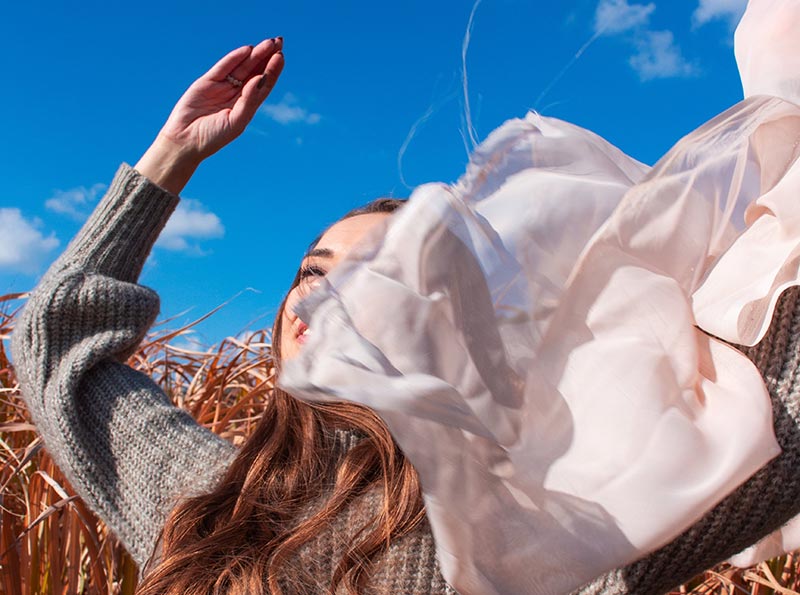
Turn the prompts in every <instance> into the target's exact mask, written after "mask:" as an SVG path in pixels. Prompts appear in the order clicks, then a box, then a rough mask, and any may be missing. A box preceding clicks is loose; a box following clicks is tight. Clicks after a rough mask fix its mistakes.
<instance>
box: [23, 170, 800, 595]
mask: <svg viewBox="0 0 800 595" xmlns="http://www.w3.org/2000/svg"><path fill="white" fill-rule="evenodd" d="M177 203H178V198H177V197H176V196H174V195H171V194H169V193H167V192H165V191H163V190H162V189H160V188H158V187H157V186H155V185H154V184H152V183H151V182H149V181H148V180H147V179H145V178H144V177H142V176H141V175H139V174H138V173H137V172H136V171H135V170H133V169H132V168H130V167H128V166H126V165H123V166H122V167H121V168H120V170H119V172H118V173H117V175H116V177H115V178H114V181H113V183H112V185H111V187H110V188H109V190H108V193H107V194H106V196H105V198H104V199H103V200H102V202H101V203H100V205H99V206H98V207H97V209H96V210H95V212H94V213H93V215H92V216H91V218H90V219H89V220H88V221H87V223H86V224H85V225H84V227H83V229H82V230H81V231H80V233H79V234H78V235H77V236H76V238H75V239H74V240H73V241H72V243H71V244H70V245H69V247H68V248H67V250H66V251H65V252H64V254H63V255H62V256H61V257H60V258H59V259H58V260H57V261H56V262H55V264H53V266H52V267H51V268H50V270H49V271H48V272H47V274H46V275H45V276H44V278H43V279H42V281H41V283H40V284H39V286H38V287H37V288H36V290H35V291H34V292H33V294H32V295H31V297H30V299H29V300H28V303H27V305H26V307H25V309H24V312H23V314H22V316H21V318H20V320H19V323H18V327H17V330H16V332H15V333H14V336H13V340H12V350H13V354H14V361H15V366H16V371H17V375H18V377H19V380H20V386H21V388H22V393H23V396H24V398H25V400H26V402H27V404H28V407H29V409H30V412H31V415H32V416H33V419H34V421H35V423H36V425H37V428H38V429H39V432H40V433H41V435H42V436H43V437H44V440H45V444H46V446H47V448H48V450H49V451H50V453H51V454H52V456H53V458H54V459H55V461H56V462H57V464H58V465H59V467H60V468H61V469H62V471H63V472H64V473H65V474H66V476H67V478H68V479H69V481H70V483H71V484H72V486H73V487H74V488H75V490H76V491H77V492H78V493H79V494H80V495H81V496H82V497H83V499H84V500H85V501H86V502H87V504H89V506H91V507H92V508H93V509H94V510H95V511H96V512H97V514H98V515H99V516H100V517H101V518H102V519H103V520H104V521H105V522H106V523H107V524H108V526H109V527H110V528H111V529H112V530H113V531H114V533H115V534H116V535H117V536H118V537H119V538H120V539H121V540H122V542H123V543H124V544H125V546H126V547H127V548H128V550H129V551H130V553H131V554H132V555H133V557H134V559H135V560H136V562H137V563H138V564H139V566H140V568H141V567H142V565H143V563H144V562H145V561H146V560H147V559H148V557H149V556H150V554H151V553H152V551H153V548H154V546H155V541H156V539H157V536H158V533H159V531H160V529H161V527H162V525H163V523H164V519H165V517H166V515H167V514H168V512H169V511H170V509H171V508H172V506H173V505H174V503H175V502H176V500H177V499H178V498H180V497H182V496H187V495H192V494H197V493H200V492H202V491H204V490H208V489H209V488H210V487H211V486H212V485H213V484H214V482H215V480H217V478H218V477H219V475H220V472H221V471H222V470H224V469H225V468H226V466H227V465H228V464H229V463H230V462H231V460H232V459H233V457H234V456H235V449H234V447H233V446H231V445H230V444H229V443H227V442H225V441H224V440H222V439H220V438H218V437H216V436H215V435H213V434H212V433H211V432H209V431H208V430H205V429H204V428H202V427H200V426H199V425H198V424H197V423H195V422H194V420H193V419H192V418H191V417H190V416H189V415H188V414H187V413H185V412H183V411H181V410H179V409H177V408H176V407H174V406H172V405H171V404H170V401H169V399H168V398H167V397H166V395H164V393H163V392H162V391H161V390H160V389H159V388H158V386H156V384H155V383H154V382H153V381H152V380H150V379H149V378H148V377H146V376H144V375H143V374H141V373H139V372H136V371H134V370H132V369H131V368H129V367H128V366H126V365H125V364H124V363H123V362H124V361H125V360H126V359H127V357H128V356H129V355H130V354H131V353H132V352H133V351H134V350H135V349H136V347H137V345H138V344H139V342H140V340H141V339H142V337H143V336H144V334H145V332H146V331H147V330H148V328H149V326H150V324H151V323H152V322H153V320H154V318H155V316H156V314H157V313H158V307H159V301H158V296H157V295H156V294H155V293H154V292H153V291H151V290H149V289H147V288H145V287H142V286H140V285H137V284H136V280H137V279H138V277H139V274H140V272H141V269H142V266H143V264H144V261H145V259H146V258H147V255H148V254H149V252H150V249H151V248H152V245H153V243H154V242H155V240H156V238H157V236H158V233H159V232H160V231H161V229H162V227H163V226H164V224H165V223H166V221H167V219H168V218H169V215H170V214H171V212H172V211H173V210H174V208H175V206H176V205H177ZM798 307H800V302H798V292H797V291H790V292H787V295H785V296H784V297H783V298H782V300H781V302H780V305H779V308H778V310H777V312H776V315H775V318H774V322H773V325H772V328H771V329H770V333H769V335H768V336H767V338H766V339H765V340H764V341H763V342H762V343H761V344H760V345H759V346H757V347H755V348H752V349H750V350H748V355H749V356H750V357H751V359H753V361H755V362H756V364H757V365H758V366H759V369H760V370H761V371H762V373H763V374H764V376H765V378H766V380H767V385H768V387H769V389H770V393H771V395H772V398H773V404H774V415H775V424H776V430H777V436H778V441H779V442H780V444H781V446H782V447H783V449H784V453H783V454H782V455H781V456H780V457H778V458H777V459H775V460H774V461H772V462H771V463H770V464H769V465H768V466H767V467H765V468H764V469H763V470H762V471H760V472H759V473H757V474H756V475H755V476H754V477H753V478H752V479H750V480H749V481H748V482H747V483H746V484H744V485H743V486H741V487H740V488H739V489H738V490H737V491H736V492H735V493H734V494H732V495H731V496H730V497H728V498H727V499H726V500H724V501H723V502H722V503H721V504H719V505H718V506H717V507H716V508H715V509H714V510H713V511H711V512H710V513H709V514H707V515H706V516H705V517H704V518H703V519H702V520H701V521H700V522H698V523H697V524H695V525H694V526H693V527H692V528H691V529H689V530H688V531H687V532H686V533H684V534H683V535H681V536H680V537H679V538H678V539H676V540H675V541H674V542H673V543H671V544H669V545H667V546H665V547H664V548H662V549H661V550H658V551H657V552H655V553H653V554H651V555H649V556H647V557H646V558H645V559H644V560H642V561H640V562H637V563H634V564H632V565H630V566H628V567H626V568H623V569H620V570H616V571H614V572H611V573H609V574H607V575H605V576H603V577H601V578H599V579H597V580H596V581H595V582H593V583H592V584H590V585H588V586H587V587H585V588H584V589H582V590H581V591H580V592H581V593H583V594H585V595H589V594H600V593H603V594H617V593H619V594H623V593H636V594H651V593H652V594H654V595H655V594H658V593H663V592H664V591H666V590H668V589H669V588H671V587H673V586H675V585H677V584H679V583H681V582H684V581H685V580H687V579H689V578H691V577H692V576H694V575H695V574H697V573H698V572H700V571H702V570H704V569H705V568H707V567H709V566H711V565H712V564H714V563H716V562H718V561H719V560H720V559H723V558H725V557H728V556H730V555H732V554H734V553H736V552H738V551H739V550H741V549H743V548H744V547H745V546H747V545H749V544H751V543H753V542H754V541H755V540H756V539H757V538H759V537H760V536H762V535H764V534H766V533H768V532H770V531H772V530H774V529H776V528H777V527H779V526H780V525H781V524H782V523H784V522H785V521H787V520H788V519H789V518H790V517H792V516H794V514H795V513H797V512H798V509H800V499H799V498H798V497H799V496H800V478H799V477H798V474H797V473H795V469H797V468H798V464H799V463H800V430H798V427H799V426H798V422H800V411H798V404H797V395H798V390H799V389H800V384H798V379H800V375H798V371H799V370H800V366H798V361H797V359H798V358H796V357H794V355H795V354H797V353H798V348H800V309H798ZM796 310H797V313H796ZM732 439H735V438H733V437H732ZM209 462H211V463H212V464H211V465H209V464H208V463H209ZM377 506H378V497H377V494H376V493H368V494H366V495H365V496H364V497H362V498H360V499H358V500H356V501H354V502H353V503H352V504H351V505H350V506H349V508H348V509H347V510H346V511H345V512H344V513H343V514H341V515H340V516H339V518H337V519H336V520H335V521H334V522H333V524H332V526H331V527H330V528H329V529H328V530H326V531H325V532H324V533H322V534H321V535H319V536H318V537H317V538H316V539H315V540H314V541H313V542H311V543H309V544H307V545H306V546H305V547H304V548H303V549H302V551H300V552H299V554H298V560H297V561H296V562H297V563H296V564H293V565H292V567H293V568H297V569H298V572H302V574H303V577H302V581H303V582H304V583H306V584H310V585H311V587H312V589H313V590H318V591H319V592H320V593H322V592H325V590H326V589H325V587H326V586H327V585H328V584H330V578H331V576H332V574H333V571H334V567H335V564H336V562H337V561H338V560H339V559H340V558H341V555H342V553H343V552H344V548H345V547H346V545H347V543H348V542H349V540H350V539H351V538H352V536H353V535H352V533H353V530H354V529H355V528H357V527H360V526H362V525H363V523H364V522H365V521H366V520H367V519H369V518H371V517H372V516H373V515H374V512H375V510H376V507H377ZM316 587H318V589H316ZM370 592H371V593H392V594H409V595H410V594H420V595H422V594H444V593H449V594H452V593H454V591H453V590H452V589H451V588H450V587H449V586H447V585H446V583H445V582H444V580H443V578H442V576H441V574H440V573H439V570H438V566H437V564H436V559H435V554H434V544H433V539H432V536H431V534H430V529H429V527H428V526H427V525H423V526H422V527H420V528H419V530H417V531H416V532H415V533H413V534H411V535H409V536H407V537H405V538H403V539H400V540H398V541H396V542H395V543H393V544H392V545H391V547H390V548H389V550H388V551H387V552H386V553H385V554H383V555H382V557H381V558H380V559H379V560H378V563H377V564H376V565H375V568H374V570H373V574H372V579H371V583H370ZM508 595H522V594H508Z"/></svg>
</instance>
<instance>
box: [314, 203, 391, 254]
mask: <svg viewBox="0 0 800 595" xmlns="http://www.w3.org/2000/svg"><path fill="white" fill-rule="evenodd" d="M387 217H389V213H368V214H366V215H356V216H355V217H348V218H347V219H342V220H341V221H339V222H337V223H335V224H334V225H332V226H331V227H330V228H329V229H328V230H327V231H326V232H325V233H324V234H322V237H321V238H320V239H319V242H317V245H316V246H315V249H324V250H330V251H332V252H333V253H334V255H335V256H344V255H345V254H347V252H349V251H350V249H351V248H352V247H353V246H355V245H356V244H358V243H359V242H360V241H361V240H362V239H363V238H364V237H365V236H366V235H367V234H369V232H370V231H371V230H373V229H375V228H376V227H378V226H379V225H380V224H381V223H383V222H384V221H385V220H386V218H387Z"/></svg>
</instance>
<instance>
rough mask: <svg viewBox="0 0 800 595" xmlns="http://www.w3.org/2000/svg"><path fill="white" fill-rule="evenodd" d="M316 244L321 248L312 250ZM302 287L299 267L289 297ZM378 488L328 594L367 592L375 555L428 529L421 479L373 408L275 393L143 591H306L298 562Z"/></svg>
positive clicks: (164, 550) (157, 558) (171, 523)
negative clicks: (302, 551) (293, 564)
mask: <svg viewBox="0 0 800 595" xmlns="http://www.w3.org/2000/svg"><path fill="white" fill-rule="evenodd" d="M402 204H403V201H402V200H398V199H379V200H377V201H373V202H371V203H369V204H368V205H366V206H364V207H361V208H359V209H355V210H353V211H351V212H349V213H347V214H346V215H345V216H344V217H343V219H346V218H348V217H354V216H356V215H362V214H368V213H391V212H393V211H395V210H396V209H397V208H399V207H400V206H401V205H402ZM317 241H318V240H317ZM315 245H316V241H315V242H314V243H312V245H311V247H312V248H313V247H314V246H315ZM299 282H300V273H299V272H298V274H297V275H296V276H295V279H294V281H293V283H292V286H291V288H290V291H291V289H293V288H294V287H296V286H297V285H298V283H299ZM285 306H286V300H285V299H284V301H283V303H282V304H281V306H280V308H279V310H278V314H277V317H276V320H275V325H274V327H273V336H272V349H273V358H274V363H275V365H276V367H278V368H279V366H280V361H281V349H280V345H281V334H282V330H283V329H282V328H281V318H282V316H281V315H282V313H283V310H284V308H285ZM343 432H344V433H346V434H347V435H350V436H352V435H356V436H357V437H358V440H357V442H356V444H355V446H354V447H352V448H350V449H349V450H346V452H344V453H342V454H339V455H337V454H336V436H337V435H338V436H340V437H341V436H342V435H343ZM339 457H341V458H339ZM370 489H378V490H380V493H381V496H382V504H381V506H379V507H378V510H377V512H376V514H375V516H374V517H373V518H372V519H370V520H369V521H368V522H366V523H365V524H364V526H363V527H355V528H353V529H354V530H353V531H352V534H353V535H355V536H356V537H355V538H354V539H353V542H352V543H350V544H348V547H347V548H346V550H345V553H344V555H343V557H342V558H341V559H340V560H339V561H338V563H337V565H336V568H335V572H334V574H333V576H332V577H331V583H330V586H329V593H335V592H336V591H337V589H339V588H340V587H345V588H346V591H347V593H348V594H352V595H355V594H358V593H361V592H362V591H363V589H364V587H365V585H366V583H367V581H368V578H369V571H370V565H371V562H372V561H373V560H374V559H375V558H376V556H378V555H379V554H380V553H381V552H383V551H384V550H385V549H386V548H387V547H388V545H389V543H390V542H391V541H392V540H395V539H398V538H400V537H402V536H403V535H406V534H408V533H410V532H411V531H413V530H414V529H415V528H416V527H417V526H418V525H419V523H420V522H421V521H422V519H423V518H424V514H425V513H424V508H423V504H422V498H421V493H420V485H419V479H418V477H417V473H416V471H415V470H414V468H413V467H412V466H411V464H410V463H409V462H408V461H407V460H406V459H405V457H404V456H403V454H402V452H401V451H400V449H399V448H398V447H397V445H396V444H395V442H394V440H393V439H392V437H391V435H390V434H389V431H388V429H387V428H386V426H385V425H384V423H383V422H382V421H381V420H380V418H378V416H377V415H375V413H374V412H372V411H371V410H369V409H367V408H365V407H362V406H359V405H356V404H352V403H346V402H338V403H307V402H302V401H299V400H297V399H295V398H294V397H292V396H291V395H289V394H288V393H286V392H284V391H281V390H278V389H275V390H274V391H273V394H272V395H271V397H270V399H269V402H268V404H267V407H266V411H265V413H264V416H263V418H262V419H261V421H260V422H259V424H258V426H257V427H256V429H255V431H254V433H253V435H252V436H251V437H250V438H249V439H248V440H247V442H246V443H245V444H244V446H243V447H242V449H241V451H240V452H239V453H238V454H237V456H236V458H235V459H234V461H233V463H232V464H231V466H230V467H229V468H228V470H227V472H226V473H225V475H224V476H223V477H222V479H221V481H220V482H219V483H218V485H217V487H216V488H214V489H213V490H212V491H211V492H210V493H207V494H204V495H201V496H196V497H192V498H188V499H185V500H184V501H182V502H180V503H179V504H178V505H177V506H176V508H175V509H174V510H173V511H172V513H171V514H170V515H169V518H168V519H167V522H166V525H165V527H164V529H163V531H162V534H161V538H160V540H159V548H158V549H159V550H160V551H158V553H157V554H154V556H153V558H152V559H151V563H150V564H148V566H154V568H153V569H152V571H148V572H146V573H145V579H144V582H143V583H142V584H141V586H140V587H139V590H138V594H139V595H210V594H215V595H216V594H220V595H222V594H225V595H239V594H241V595H244V594H245V593H247V594H248V595H259V594H266V593H269V594H276V595H280V594H283V595H286V594H287V592H288V591H289V590H290V589H291V592H292V593H294V592H298V591H299V592H303V591H304V589H303V585H295V584H294V581H286V580H283V579H287V578H288V579H291V578H292V577H287V576H285V575H286V572H284V573H283V574H282V571H286V569H287V567H288V564H287V562H289V561H290V560H291V559H292V557H293V556H294V555H295V554H296V553H297V551H298V548H300V546H302V545H303V544H305V543H307V542H309V541H310V540H312V539H313V538H314V537H316V536H317V535H319V534H320V533H321V532H323V531H325V529H326V528H327V527H329V525H330V523H331V522H332V520H333V519H334V518H335V517H336V516H337V515H338V514H339V513H340V512H342V511H343V509H344V508H345V507H346V506H347V505H348V504H349V503H350V502H352V501H353V500H354V499H355V498H357V497H359V496H360V495H362V494H364V493H365V492H366V491H367V490H370ZM323 495H326V498H325V501H324V503H323V504H322V505H321V506H320V505H319V504H318V501H319V499H320V498H321V497H322V496H323ZM315 504H316V506H315ZM312 509H313V510H314V512H313V513H312V514H311V516H308V517H307V518H306V516H307V514H308V512H309V511H310V510H312ZM304 513H305V515H306V516H304ZM287 582H290V583H291V584H292V586H291V587H287ZM307 588H309V587H308V586H306V589H307Z"/></svg>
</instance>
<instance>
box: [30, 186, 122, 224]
mask: <svg viewBox="0 0 800 595" xmlns="http://www.w3.org/2000/svg"><path fill="white" fill-rule="evenodd" d="M106 188H107V186H106V185H105V184H95V185H94V186H91V187H90V188H86V187H85V186H79V187H78V188H73V189H71V190H56V193H55V194H54V195H53V196H52V197H51V198H48V199H47V200H46V201H45V203H44V206H45V207H47V209H48V210H50V211H53V212H54V213H58V214H59V215H66V216H67V217H70V218H71V219H75V220H76V221H83V220H85V219H86V218H87V217H88V216H89V213H90V212H91V210H92V207H93V205H94V203H95V201H96V200H97V197H98V196H100V194H101V193H103V192H104V191H105V189H106Z"/></svg>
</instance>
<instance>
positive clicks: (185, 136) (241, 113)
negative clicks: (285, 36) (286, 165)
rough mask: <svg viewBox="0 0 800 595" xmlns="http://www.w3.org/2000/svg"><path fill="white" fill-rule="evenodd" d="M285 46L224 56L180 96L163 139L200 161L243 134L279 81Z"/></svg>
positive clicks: (276, 43) (269, 43)
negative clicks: (283, 47)
mask: <svg viewBox="0 0 800 595" xmlns="http://www.w3.org/2000/svg"><path fill="white" fill-rule="evenodd" d="M282 46H283V40H282V39H281V38H280V37H278V38H273V39H267V40H264V41H262V42H261V43H259V44H258V45H257V46H255V47H253V46H244V47H240V48H238V49H236V50H233V51H232V52H231V53H229V54H228V55H227V56H225V57H224V58H222V59H221V60H220V61H219V62H217V63H216V64H215V65H214V66H213V67H212V68H211V70H209V71H208V72H207V73H206V74H204V75H203V76H201V77H200V78H199V79H197V80H196V81H195V82H194V83H192V85H191V86H190V87H189V88H188V89H187V91H186V93H184V94H183V97H181V98H180V100H179V101H178V103H177V104H176V105H175V107H174V109H173V110H172V113H171V114H170V116H169V119H168V120H167V122H166V124H165V125H164V127H163V128H162V129H161V133H160V135H159V136H161V137H162V140H168V141H170V142H172V143H175V144H176V145H177V146H179V147H180V148H181V152H183V153H184V155H193V156H195V157H196V158H197V159H198V160H202V159H205V158H206V157H208V156H209V155H211V154H212V153H215V152H216V151H218V150H219V149H221V148H222V147H224V146H225V145H226V144H228V143H229V142H231V141H232V140H233V139H235V138H236V137H237V136H239V135H240V134H241V133H242V132H243V131H244V129H245V127H246V126H247V124H248V123H249V122H250V120H251V119H252V118H253V116H254V115H255V113H256V110H257V109H258V107H259V106H260V105H261V103H262V102H263V101H264V99H266V97H267V95H269V93H270V91H271V90H272V88H273V87H274V86H275V82H276V81H277V80H278V76H279V75H280V73H281V69H282V68H283V54H282V52H281V48H282ZM239 83H241V85H239Z"/></svg>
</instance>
